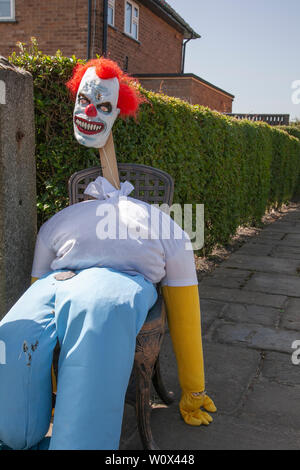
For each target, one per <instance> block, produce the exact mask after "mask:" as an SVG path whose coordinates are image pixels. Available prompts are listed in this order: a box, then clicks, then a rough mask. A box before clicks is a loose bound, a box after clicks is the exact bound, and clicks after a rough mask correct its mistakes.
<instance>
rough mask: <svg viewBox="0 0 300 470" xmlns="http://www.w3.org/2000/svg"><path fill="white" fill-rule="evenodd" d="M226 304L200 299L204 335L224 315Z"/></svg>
mask: <svg viewBox="0 0 300 470" xmlns="http://www.w3.org/2000/svg"><path fill="white" fill-rule="evenodd" d="M226 305H227V304H226V303H224V302H217V301H214V300H207V299H200V308H201V320H202V332H203V334H205V333H206V331H207V330H208V329H209V328H210V326H211V324H212V323H213V321H214V320H215V319H216V318H218V317H219V316H221V315H222V312H223V310H224V309H225V307H226Z"/></svg>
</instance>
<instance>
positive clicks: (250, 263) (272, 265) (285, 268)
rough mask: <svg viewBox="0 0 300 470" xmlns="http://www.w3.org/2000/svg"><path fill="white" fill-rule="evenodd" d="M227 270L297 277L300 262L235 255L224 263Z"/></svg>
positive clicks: (268, 257)
mask: <svg viewBox="0 0 300 470" xmlns="http://www.w3.org/2000/svg"><path fill="white" fill-rule="evenodd" d="M222 266H223V267H226V268H238V269H245V270H247V271H258V272H264V273H274V272H275V273H281V274H290V275H295V276H296V275H297V274H298V271H297V270H299V271H300V261H299V260H293V259H287V260H286V259H283V258H274V257H270V256H259V257H258V256H248V255H245V254H240V253H239V252H237V253H233V254H232V255H231V256H230V257H229V259H228V260H226V261H224V262H223V263H222Z"/></svg>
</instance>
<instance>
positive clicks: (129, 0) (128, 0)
mask: <svg viewBox="0 0 300 470" xmlns="http://www.w3.org/2000/svg"><path fill="white" fill-rule="evenodd" d="M127 3H129V5H131V8H132V16H131V33H130V32H129V31H126V7H127ZM135 8H136V9H137V12H138V16H137V17H135V16H134V9H135ZM134 23H135V24H136V25H137V37H135V36H134V34H133V24H134ZM124 33H125V34H126V35H127V36H129V37H131V38H132V39H134V40H135V41H139V34H140V7H139V5H137V3H135V2H133V1H132V0H125V11H124Z"/></svg>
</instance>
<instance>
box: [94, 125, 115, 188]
mask: <svg viewBox="0 0 300 470" xmlns="http://www.w3.org/2000/svg"><path fill="white" fill-rule="evenodd" d="M99 154H100V163H101V168H102V175H103V176H104V178H106V179H107V181H109V182H110V184H112V185H113V186H114V187H115V188H117V189H120V179H119V171H118V165H117V158H116V152H115V144H114V138H113V134H112V132H111V133H110V134H109V137H108V140H107V142H106V144H105V146H104V147H103V148H101V149H99Z"/></svg>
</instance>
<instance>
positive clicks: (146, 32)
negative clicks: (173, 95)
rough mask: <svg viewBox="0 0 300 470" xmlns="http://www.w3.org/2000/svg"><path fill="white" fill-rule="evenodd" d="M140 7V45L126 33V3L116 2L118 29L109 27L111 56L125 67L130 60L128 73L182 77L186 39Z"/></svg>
mask: <svg viewBox="0 0 300 470" xmlns="http://www.w3.org/2000/svg"><path fill="white" fill-rule="evenodd" d="M136 3H137V4H138V5H139V7H140V8H139V16H140V19H139V42H137V41H135V40H134V39H131V38H129V37H127V36H126V35H125V34H124V33H123V32H124V6H125V1H123V0H116V5H117V8H116V17H115V27H116V29H113V28H110V27H109V33H108V52H109V53H110V57H111V58H112V59H114V60H116V61H118V62H119V64H120V65H121V67H124V64H125V57H126V56H127V57H128V72H129V73H179V72H180V71H181V57H182V41H183V35H182V34H180V33H179V32H178V31H176V30H175V29H174V28H172V27H171V26H170V25H169V24H168V23H166V22H165V21H163V20H162V19H161V18H159V17H158V16H157V15H155V14H154V13H152V12H151V11H150V10H149V9H148V8H146V7H144V6H143V5H141V4H140V3H139V2H136Z"/></svg>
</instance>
